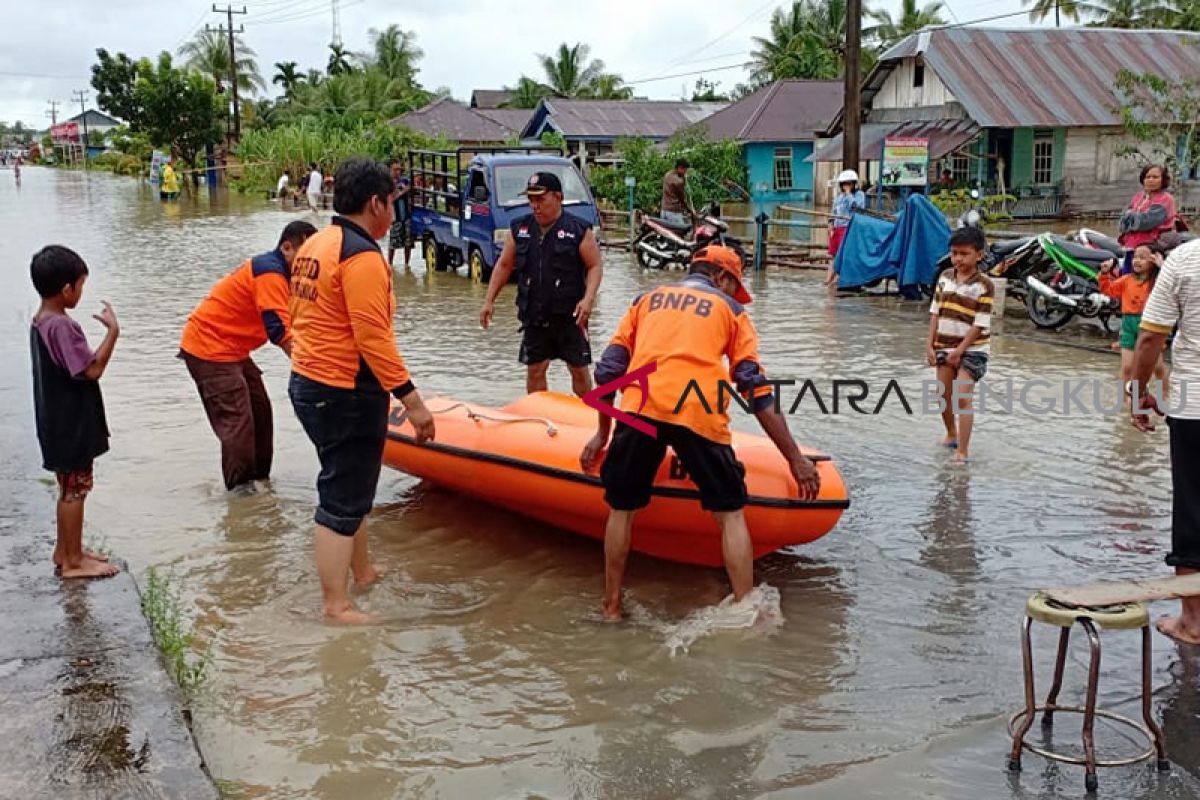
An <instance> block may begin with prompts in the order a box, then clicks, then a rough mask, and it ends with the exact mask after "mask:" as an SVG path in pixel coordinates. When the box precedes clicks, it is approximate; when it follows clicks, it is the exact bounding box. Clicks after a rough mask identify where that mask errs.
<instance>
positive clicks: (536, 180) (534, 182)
mask: <svg viewBox="0 0 1200 800" xmlns="http://www.w3.org/2000/svg"><path fill="white" fill-rule="evenodd" d="M546 192H558V193H559V194H562V181H560V180H559V179H558V176H557V175H555V174H554V173H553V172H535V173H533V174H532V175H530V176H529V183H527V184H525V191H523V192H521V194H523V195H528V196H530V197H536V196H538V195H543V194H545V193H546Z"/></svg>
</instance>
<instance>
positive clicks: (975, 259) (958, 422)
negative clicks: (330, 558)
mask: <svg viewBox="0 0 1200 800" xmlns="http://www.w3.org/2000/svg"><path fill="white" fill-rule="evenodd" d="M986 246H987V242H986V240H985V239H984V238H983V231H981V230H979V229H978V228H959V229H958V230H956V231H954V233H952V234H950V263H951V265H952V266H951V268H950V269H948V270H946V271H945V272H943V273H942V274H941V275H939V276H938V279H937V288H936V289H935V290H934V293H933V304H932V305H931V306H930V307H929V313H930V319H929V347H928V350H927V352H926V358H927V360H928V362H929V366H931V367H934V368H935V369H936V370H937V380H938V383H939V384H941V387H942V422H943V423H945V425H946V438H945V439H944V440H943V441H942V444H944V445H945V446H946V447H949V448H956V449H957V450H958V453H957V454H955V461H956V462H957V463H959V464H965V463H967V462H968V461H969V460H970V446H971V428H972V425H973V424H974V421H975V417H974V412H973V411H972V408H971V395H972V392H973V391H974V389H975V384H976V382H978V381H979V380H981V379H982V378H983V376H984V374H986V373H987V364H988V349H989V348H988V340H989V334H990V329H991V324H992V299H993V298H994V296H995V288H994V287H993V286H992V282H991V281H990V280H989V279H988V277H987V276H986V275H984V274H983V273H982V272H980V271H979V260H980V259H981V258H983V249H984V247H986ZM955 401H957V403H956V405H957V409H956V408H955V405H954V404H952V403H955Z"/></svg>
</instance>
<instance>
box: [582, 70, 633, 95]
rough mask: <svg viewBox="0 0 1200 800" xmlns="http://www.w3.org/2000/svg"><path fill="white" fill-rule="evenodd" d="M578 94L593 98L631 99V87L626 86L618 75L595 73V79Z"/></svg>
mask: <svg viewBox="0 0 1200 800" xmlns="http://www.w3.org/2000/svg"><path fill="white" fill-rule="evenodd" d="M579 96H580V97H588V98H591V99H593V100H631V99H633V87H632V86H626V85H625V80H624V79H623V78H622V77H621V76H620V75H614V74H612V73H609V72H605V73H601V74H600V75H597V76H596V79H595V80H593V81H592V82H591V83H590V84H588V85H587V86H585V87H584V88H583V89H582V90H581V91H580V93H579Z"/></svg>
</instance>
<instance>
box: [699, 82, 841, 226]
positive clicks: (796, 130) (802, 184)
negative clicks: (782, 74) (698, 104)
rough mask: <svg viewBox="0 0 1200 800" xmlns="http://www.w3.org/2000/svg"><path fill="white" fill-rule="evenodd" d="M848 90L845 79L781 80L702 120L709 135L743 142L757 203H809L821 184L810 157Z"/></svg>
mask: <svg viewBox="0 0 1200 800" xmlns="http://www.w3.org/2000/svg"><path fill="white" fill-rule="evenodd" d="M842 94H843V88H842V83H841V81H803V80H784V81H776V82H775V83H772V84H771V85H769V86H764V87H763V88H761V89H759V90H758V91H756V92H754V93H753V94H749V95H747V96H745V97H743V98H742V99H741V100H739V101H737V102H736V103H734V104H733V105H731V106H729V107H727V108H725V109H723V110H721V111H718V112H717V113H715V114H713V115H712V116H710V117H708V118H707V119H705V120H704V122H703V123H702V124H703V126H704V128H705V131H706V133H707V134H708V138H709V139H713V140H716V139H734V140H736V141H737V142H738V143H739V144H741V145H742V158H743V159H744V160H745V162H746V167H747V170H748V172H749V186H748V187H747V188H748V189H749V190H750V194H751V199H752V201H753V202H754V205H755V206H759V207H761V206H770V205H775V204H778V203H809V202H812V200H813V194H814V191H815V189H816V186H815V182H814V173H813V163H812V162H811V161H809V160H808V158H809V156H811V155H812V153H813V147H814V144H815V142H816V139H817V136H818V135H819V133H820V131H823V130H825V129H826V128H828V127H829V125H830V123H831V122H832V121H833V119H834V117H835V116H837V114H838V112H839V111H841V109H842Z"/></svg>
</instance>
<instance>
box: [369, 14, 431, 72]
mask: <svg viewBox="0 0 1200 800" xmlns="http://www.w3.org/2000/svg"><path fill="white" fill-rule="evenodd" d="M367 34H368V35H369V36H370V37H371V49H372V54H371V57H370V61H369V64H370V66H373V67H374V68H376V69H378V70H379V71H380V72H382V73H383V74H384V75H386V76H387V77H388V79H390V80H399V81H403V82H404V83H407V84H412V83H414V82H415V81H416V76H417V62H418V61H420V60H421V57H422V56H424V55H425V54H424V53H423V52H422V51H421V48H419V47H417V35H416V34H415V33H413V32H412V31H405V30H401V29H400V26H399V25H389V26H387V27H386V28H384V29H383V30H381V31H380V30H376V29H375V28H371V29H370V30H369V31H367Z"/></svg>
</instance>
